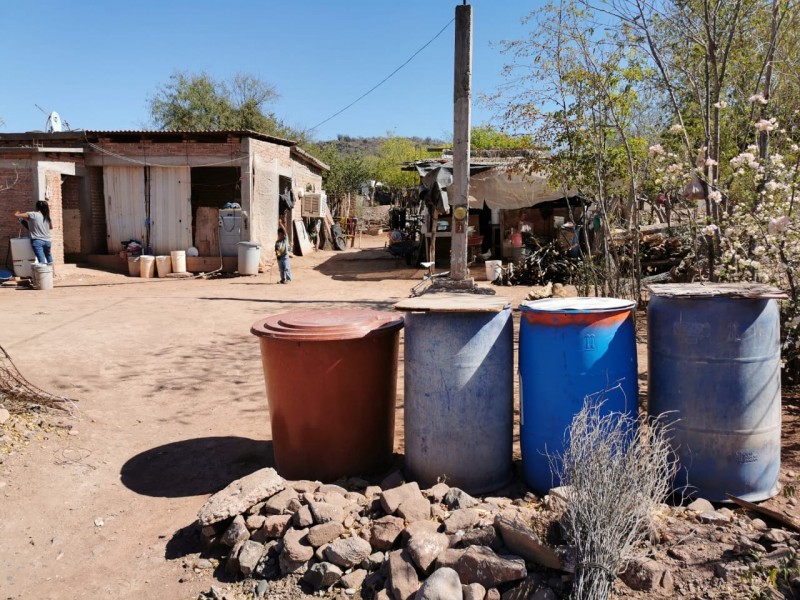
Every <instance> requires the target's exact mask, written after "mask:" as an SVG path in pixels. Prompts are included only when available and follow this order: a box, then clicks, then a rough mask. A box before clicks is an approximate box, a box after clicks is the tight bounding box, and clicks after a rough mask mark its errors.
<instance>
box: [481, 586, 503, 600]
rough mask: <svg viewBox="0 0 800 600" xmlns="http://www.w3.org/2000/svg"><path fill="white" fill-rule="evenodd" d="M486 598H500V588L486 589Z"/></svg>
mask: <svg viewBox="0 0 800 600" xmlns="http://www.w3.org/2000/svg"><path fill="white" fill-rule="evenodd" d="M484 600H500V590H498V589H497V588H491V589H488V590H486V596H485V598H484Z"/></svg>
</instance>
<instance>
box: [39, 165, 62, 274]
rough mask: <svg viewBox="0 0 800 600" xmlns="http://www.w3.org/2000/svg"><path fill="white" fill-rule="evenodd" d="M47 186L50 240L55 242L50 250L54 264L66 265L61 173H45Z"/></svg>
mask: <svg viewBox="0 0 800 600" xmlns="http://www.w3.org/2000/svg"><path fill="white" fill-rule="evenodd" d="M44 179H45V185H46V188H45V189H46V190H47V197H46V198H47V203H48V204H49V205H50V222H51V223H52V224H53V228H52V229H51V230H50V239H51V240H52V241H53V244H52V248H51V250H50V252H51V254H52V255H53V262H54V263H55V264H57V265H62V264H64V213H63V209H62V205H61V173H60V172H58V171H45V174H44Z"/></svg>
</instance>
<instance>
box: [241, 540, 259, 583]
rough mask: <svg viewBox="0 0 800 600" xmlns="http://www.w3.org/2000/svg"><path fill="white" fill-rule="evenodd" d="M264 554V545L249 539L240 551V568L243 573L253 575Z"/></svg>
mask: <svg viewBox="0 0 800 600" xmlns="http://www.w3.org/2000/svg"><path fill="white" fill-rule="evenodd" d="M263 556H264V545H263V544H258V543H256V542H253V541H251V540H247V541H246V542H245V543H244V545H243V546H242V549H241V550H240V551H239V570H240V571H241V572H242V575H244V576H245V577H247V576H248V575H251V574H252V573H253V571H254V570H255V568H256V565H258V561H260V560H261V558H262V557H263Z"/></svg>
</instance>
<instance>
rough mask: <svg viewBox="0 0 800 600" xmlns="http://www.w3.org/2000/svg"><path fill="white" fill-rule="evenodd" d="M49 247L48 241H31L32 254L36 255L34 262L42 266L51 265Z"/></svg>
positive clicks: (51, 257) (51, 256) (51, 259)
mask: <svg viewBox="0 0 800 600" xmlns="http://www.w3.org/2000/svg"><path fill="white" fill-rule="evenodd" d="M51 245H52V243H51V242H50V240H31V246H33V253H34V254H35V255H36V260H38V261H39V262H40V263H41V264H43V265H52V264H53V255H52V254H50V246H51Z"/></svg>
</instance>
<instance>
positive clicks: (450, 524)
mask: <svg viewBox="0 0 800 600" xmlns="http://www.w3.org/2000/svg"><path fill="white" fill-rule="evenodd" d="M480 519H481V515H480V513H478V511H477V510H475V509H474V508H461V509H458V510H454V511H453V512H451V513H450V516H449V517H447V518H446V519H445V520H444V523H443V525H444V532H445V533H455V532H456V531H459V530H467V529H470V528H471V527H474V526H475V525H477V524H478V521H480Z"/></svg>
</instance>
